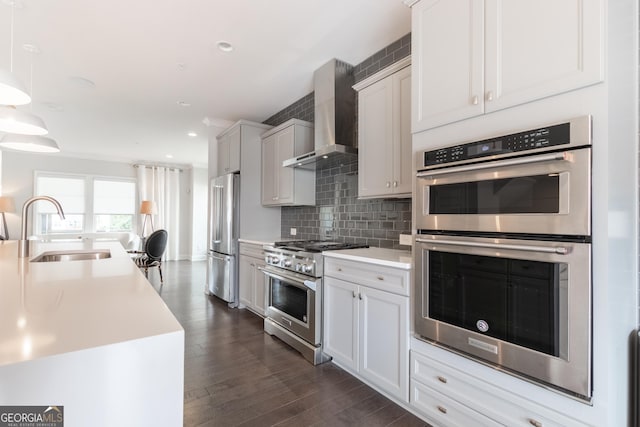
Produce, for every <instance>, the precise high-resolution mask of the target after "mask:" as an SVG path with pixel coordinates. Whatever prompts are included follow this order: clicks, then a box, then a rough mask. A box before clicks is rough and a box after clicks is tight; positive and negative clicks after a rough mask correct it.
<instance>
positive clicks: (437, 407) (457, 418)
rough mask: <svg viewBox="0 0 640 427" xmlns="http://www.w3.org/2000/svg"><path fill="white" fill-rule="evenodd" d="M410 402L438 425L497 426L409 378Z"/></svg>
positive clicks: (465, 426) (464, 426) (495, 423)
mask: <svg viewBox="0 0 640 427" xmlns="http://www.w3.org/2000/svg"><path fill="white" fill-rule="evenodd" d="M411 404H412V405H413V406H414V407H416V408H417V409H418V410H420V412H422V413H424V414H425V415H426V416H427V417H428V418H429V419H431V420H433V421H436V422H437V424H438V425H445V426H451V427H458V426H459V427H468V426H486V427H498V426H500V424H499V423H497V422H495V421H493V420H491V419H490V418H487V417H485V416H484V415H482V414H480V413H478V412H476V411H474V410H472V409H469V408H468V407H466V406H464V405H462V404H460V403H458V402H456V401H455V400H453V399H450V398H448V397H447V396H445V395H443V394H442V393H438V392H437V391H435V390H434V389H432V388H430V387H427V386H425V385H423V384H421V383H420V382H418V381H416V380H413V379H412V380H411Z"/></svg>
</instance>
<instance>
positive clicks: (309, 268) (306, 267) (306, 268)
mask: <svg viewBox="0 0 640 427" xmlns="http://www.w3.org/2000/svg"><path fill="white" fill-rule="evenodd" d="M302 268H303V269H304V272H305V273H311V272H312V271H313V265H311V264H305V265H303V266H302Z"/></svg>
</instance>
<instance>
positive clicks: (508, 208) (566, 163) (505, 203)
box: [416, 148, 591, 236]
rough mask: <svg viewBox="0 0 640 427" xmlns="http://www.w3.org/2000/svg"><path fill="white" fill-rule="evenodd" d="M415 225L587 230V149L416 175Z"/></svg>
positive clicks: (526, 230) (565, 231) (575, 232)
mask: <svg viewBox="0 0 640 427" xmlns="http://www.w3.org/2000/svg"><path fill="white" fill-rule="evenodd" d="M416 207H417V210H416V225H417V226H416V228H417V229H421V230H450V231H475V232H496V233H529V234H543V235H553V234H555V235H571V236H589V235H591V221H590V218H591V149H590V148H581V149H576V150H571V151H564V152H558V153H546V154H538V155H533V156H526V157H519V158H509V159H505V160H496V161H487V162H481V163H474V164H467V165H463V166H455V167H448V168H442V169H434V170H425V171H421V172H419V173H418V174H417V188H416Z"/></svg>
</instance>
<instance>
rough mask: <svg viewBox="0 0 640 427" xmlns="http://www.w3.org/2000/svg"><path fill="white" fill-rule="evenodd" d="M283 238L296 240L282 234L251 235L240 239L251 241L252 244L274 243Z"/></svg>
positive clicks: (246, 241) (241, 241) (240, 240)
mask: <svg viewBox="0 0 640 427" xmlns="http://www.w3.org/2000/svg"><path fill="white" fill-rule="evenodd" d="M283 240H295V239H292V238H290V237H282V236H249V237H241V238H239V239H238V242H240V243H250V244H252V245H273V244H274V243H275V242H281V241H283Z"/></svg>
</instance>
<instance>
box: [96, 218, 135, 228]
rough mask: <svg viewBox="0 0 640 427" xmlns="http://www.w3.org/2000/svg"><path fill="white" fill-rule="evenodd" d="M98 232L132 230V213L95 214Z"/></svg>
mask: <svg viewBox="0 0 640 427" xmlns="http://www.w3.org/2000/svg"><path fill="white" fill-rule="evenodd" d="M95 228H96V231H98V232H118V231H133V215H96V216H95Z"/></svg>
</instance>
